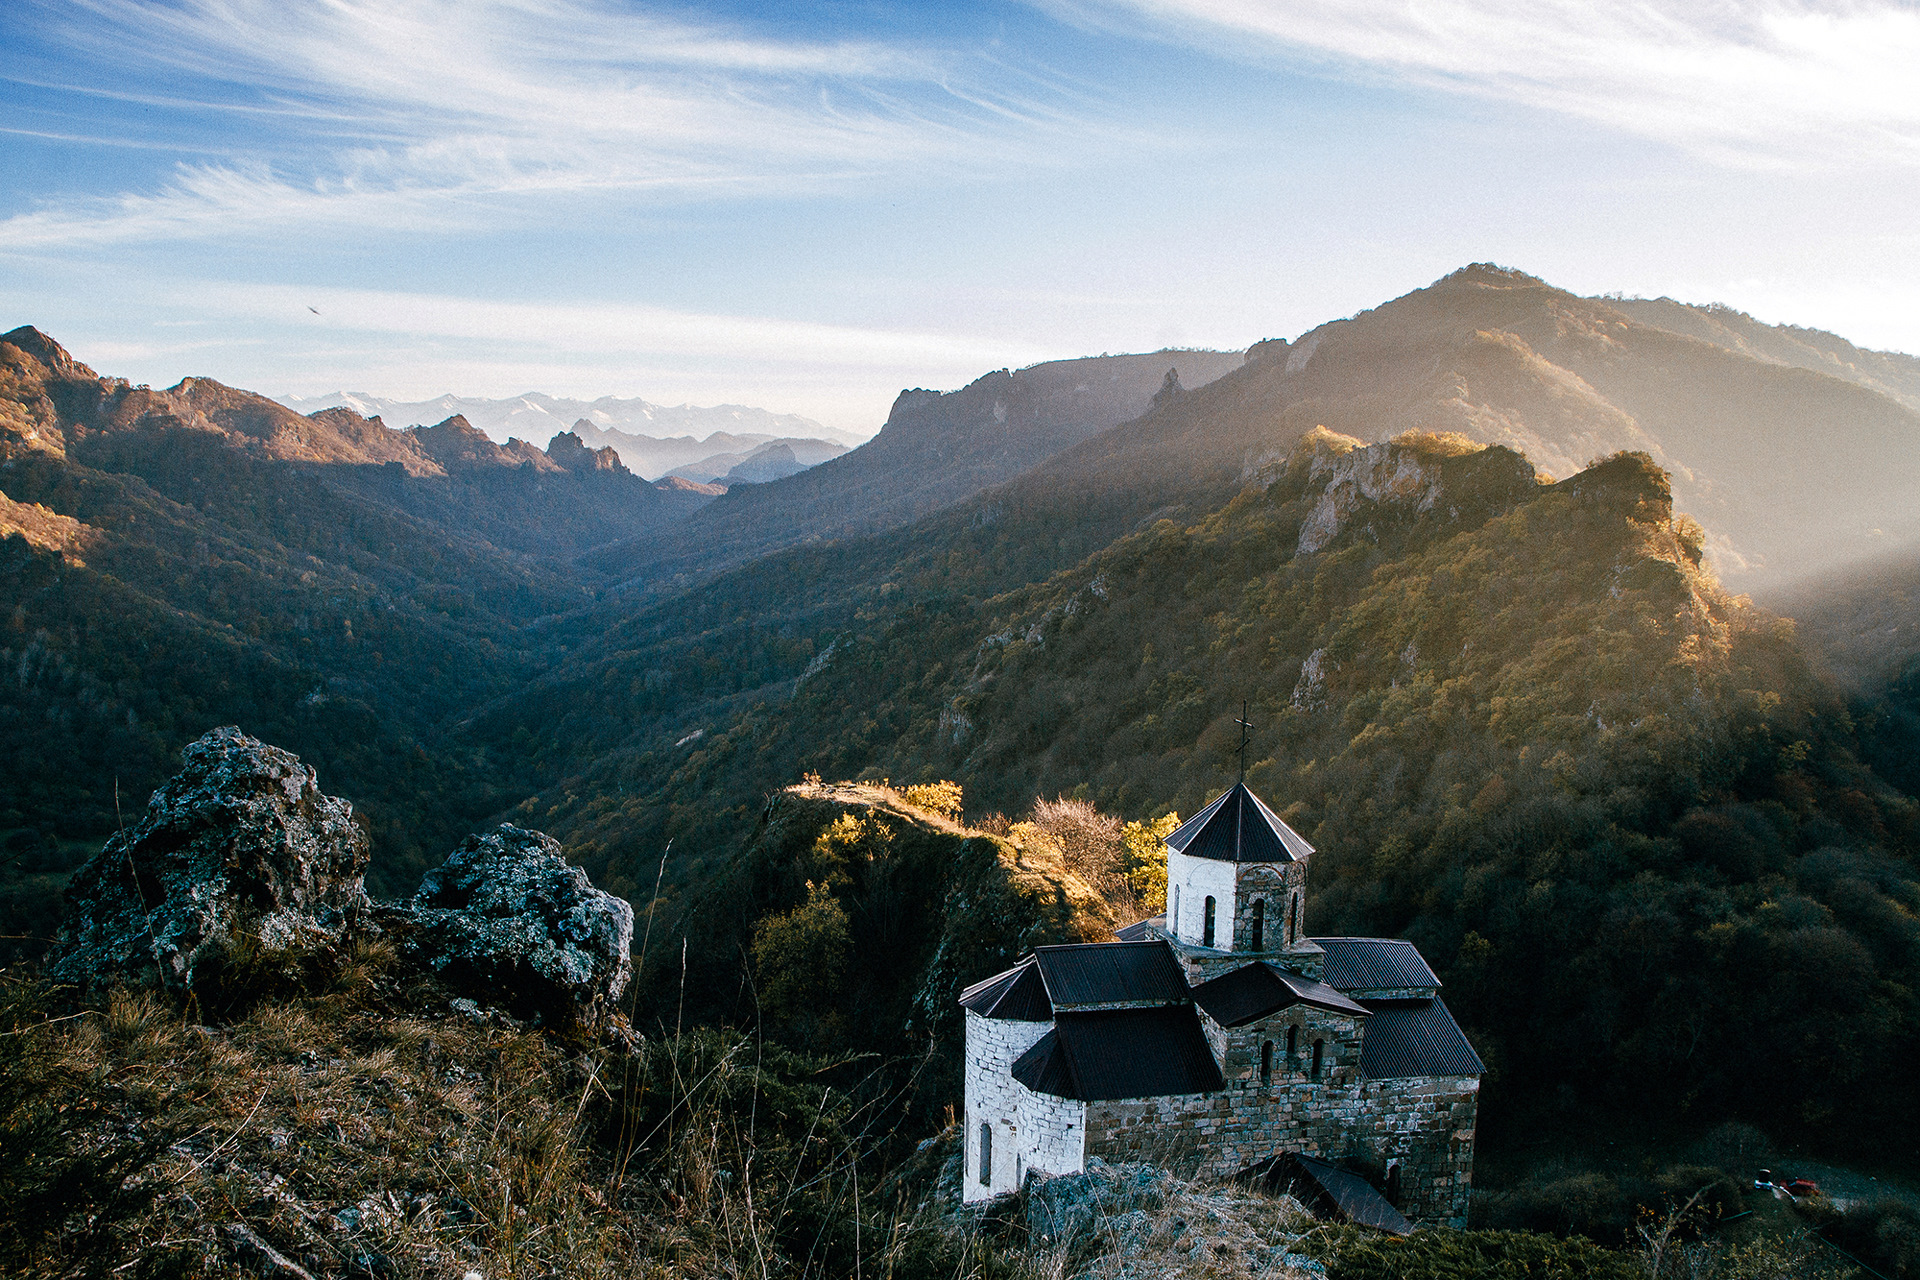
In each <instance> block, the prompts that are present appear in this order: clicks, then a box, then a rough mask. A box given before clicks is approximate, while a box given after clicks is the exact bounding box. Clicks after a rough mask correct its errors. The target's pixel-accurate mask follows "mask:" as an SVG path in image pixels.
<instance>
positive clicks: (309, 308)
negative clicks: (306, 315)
mask: <svg viewBox="0 0 1920 1280" xmlns="http://www.w3.org/2000/svg"><path fill="white" fill-rule="evenodd" d="M307 310H309V311H311V312H313V314H315V315H319V314H320V309H319V308H318V307H308V308H307Z"/></svg>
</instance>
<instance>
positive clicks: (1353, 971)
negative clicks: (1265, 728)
mask: <svg viewBox="0 0 1920 1280" xmlns="http://www.w3.org/2000/svg"><path fill="white" fill-rule="evenodd" d="M1312 854H1313V846H1311V845H1309V844H1308V843H1307V842H1306V841H1305V840H1304V839H1302V838H1301V837H1300V835H1299V833H1298V832H1296V831H1294V830H1293V829H1292V828H1290V827H1288V826H1287V824H1286V823H1284V822H1282V821H1281V820H1280V819H1279V818H1278V817H1277V816H1275V814H1274V813H1273V811H1272V810H1271V809H1269V808H1267V806H1266V805H1265V804H1264V803H1262V802H1261V800H1260V798H1259V797H1258V796H1256V795H1254V794H1253V792H1252V791H1250V790H1248V789H1247V786H1246V784H1245V783H1244V782H1242V783H1239V784H1237V785H1235V786H1234V787H1233V788H1232V789H1230V790H1228V791H1227V792H1226V793H1225V794H1223V795H1221V796H1220V797H1219V798H1218V799H1217V800H1215V801H1214V802H1213V803H1212V804H1210V805H1208V806H1207V807H1206V808H1205V809H1202V810H1201V811H1200V812H1199V813H1197V814H1195V815H1194V816H1193V817H1192V818H1191V819H1189V820H1188V821H1187V822H1185V823H1183V824H1182V825H1181V826H1180V827H1179V828H1178V829H1177V830H1176V831H1174V832H1173V834H1171V835H1170V836H1168V837H1167V840H1166V856H1167V905H1168V911H1167V914H1166V915H1164V916H1157V917H1155V918H1153V919H1151V920H1144V921H1141V922H1140V923H1139V924H1136V925H1132V926H1130V927H1128V928H1126V929H1123V930H1121V932H1120V934H1119V937H1120V939H1121V940H1120V941H1118V942H1105V943H1090V944H1085V945H1078V946H1058V947H1037V948H1035V949H1034V951H1033V952H1032V953H1031V954H1029V955H1028V956H1027V957H1026V958H1025V959H1023V960H1021V962H1020V963H1019V964H1017V965H1015V966H1014V967H1013V968H1011V969H1009V970H1007V971H1006V972H1005V973H1000V974H996V975H994V976H993V977H991V978H987V979H985V980H984V981H981V982H978V983H975V984H974V985H973V986H971V987H969V988H967V989H966V990H965V991H963V992H962V993H961V994H960V1004H961V1006H962V1007H963V1008H965V1010H966V1022H967V1060H966V1135H967V1141H966V1144H965V1145H966V1174H965V1187H966V1198H967V1199H968V1200H982V1199H986V1198H988V1197H991V1196H995V1195H999V1194H1002V1193H1005V1192H1009V1191H1013V1190H1015V1189H1016V1188H1018V1187H1019V1186H1020V1184H1021V1182H1022V1180H1023V1179H1024V1178H1025V1177H1026V1174H1027V1172H1028V1171H1030V1170H1031V1171H1035V1172H1040V1173H1075V1172H1079V1171H1080V1170H1082V1169H1084V1168H1085V1167H1086V1162H1087V1160H1088V1159H1090V1158H1092V1157H1095V1156H1098V1157H1100V1158H1102V1159H1104V1160H1107V1161H1109V1162H1114V1161H1121V1160H1148V1161H1151V1162H1154V1163H1158V1164H1165V1165H1170V1166H1173V1167H1176V1168H1180V1169H1182V1170H1183V1171H1188V1172H1192V1173H1196V1174H1201V1175H1207V1176H1215V1177H1223V1176H1230V1175H1233V1174H1237V1173H1241V1172H1243V1171H1246V1170H1249V1169H1253V1168H1255V1167H1270V1166H1268V1163H1267V1162H1271V1161H1274V1160H1275V1159H1276V1158H1284V1159H1290V1160H1294V1161H1297V1162H1302V1163H1304V1164H1307V1165H1311V1166H1312V1167H1313V1168H1319V1169H1333V1168H1337V1167H1338V1166H1345V1168H1347V1169H1349V1170H1359V1171H1362V1172H1365V1173H1366V1174H1367V1175H1368V1176H1369V1177H1370V1179H1371V1181H1372V1182H1373V1183H1374V1184H1375V1187H1376V1189H1377V1190H1378V1191H1379V1192H1380V1193H1381V1195H1383V1196H1384V1197H1385V1199H1386V1200H1387V1201H1389V1202H1390V1203H1391V1204H1392V1205H1393V1206H1394V1207H1396V1208H1397V1209H1398V1210H1399V1211H1400V1213H1402V1214H1404V1215H1405V1217H1406V1218H1408V1219H1411V1220H1413V1221H1415V1222H1434V1223H1448V1224H1454V1225H1464V1224H1465V1221H1466V1216H1467V1203H1468V1198H1469V1196H1470V1193H1471V1188H1472V1181H1473V1136H1474V1118H1475V1113H1476V1107H1477V1103H1478V1098H1479V1089H1480V1076H1481V1074H1482V1072H1483V1071H1484V1070H1485V1067H1484V1066H1483V1064H1482V1063H1481V1061H1480V1057H1479V1055H1478V1054H1476V1053H1475V1052H1474V1050H1473V1046H1472V1045H1470V1044H1469V1043H1468V1042H1467V1038H1466V1036H1465V1035H1463V1034H1462V1033H1461V1031H1460V1028H1459V1026H1458V1024H1456V1023H1455V1022H1454V1020H1453V1016H1452V1014H1450V1013H1448V1012H1447V1006H1446V1004H1445V1002H1443V1001H1442V1000H1441V998H1440V980H1439V979H1438V978H1437V977H1435V976H1434V973H1433V970H1432V969H1430V968H1429V967H1428V966H1427V963H1426V961H1425V960H1424V959H1422V958H1421V955H1420V953H1419V951H1418V950H1417V949H1415V947H1414V946H1413V944H1412V943H1410V942H1405V941H1402V940H1399V939H1392V938H1313V937H1308V936H1307V933H1306V921H1305V911H1306V905H1305V900H1306V887H1307V862H1308V860H1309V858H1310V857H1311V856H1312ZM1337 1176H1339V1177H1346V1178H1347V1181H1348V1182H1350V1183H1351V1182H1356V1181H1357V1180H1355V1179H1353V1178H1351V1177H1347V1175H1346V1174H1344V1173H1341V1174H1338V1175H1337ZM1362 1190H1363V1191H1364V1188H1362ZM1369 1194H1370V1193H1369ZM1382 1208H1383V1209H1384V1208H1385V1206H1382ZM1389 1212H1390V1211H1389Z"/></svg>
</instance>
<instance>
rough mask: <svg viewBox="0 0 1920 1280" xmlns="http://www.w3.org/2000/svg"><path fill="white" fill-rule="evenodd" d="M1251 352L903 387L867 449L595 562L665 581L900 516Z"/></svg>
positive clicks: (933, 506)
mask: <svg viewBox="0 0 1920 1280" xmlns="http://www.w3.org/2000/svg"><path fill="white" fill-rule="evenodd" d="M1242 359H1243V357H1242V355H1241V353H1240V352H1237V351H1156V352H1150V353H1148V354H1145V355H1118V356H1093V357H1088V358H1086V359H1081V360H1056V361H1052V362H1049V363H1047V364H1037V365H1034V366H1032V367H1030V368H1026V369H1019V370H1011V369H1000V370H996V371H995V372H993V373H989V374H987V375H986V376H984V377H982V378H979V379H977V380H975V381H974V382H972V383H970V384H968V385H967V386H965V387H963V388H961V389H960V390H958V391H951V392H946V393H942V392H938V391H928V390H924V389H913V390H907V391H902V392H901V393H900V395H899V397H898V398H897V399H896V400H895V401H894V405H893V410H892V412H891V413H890V414H888V416H887V422H886V425H885V426H884V427H882V428H881V429H880V433H879V434H878V435H876V436H875V437H874V438H873V439H871V440H869V441H867V443H865V444H863V445H861V446H860V447H859V448H857V449H853V450H850V451H848V452H847V453H845V454H843V455H841V456H839V457H837V458H834V459H832V460H830V461H826V462H823V463H822V464H821V465H819V466H816V467H812V468H809V469H808V470H806V471H803V472H801V473H799V474H797V475H793V476H790V477H788V478H785V479H779V480H776V481H775V482H773V483H770V484H764V485H756V486H754V487H752V488H742V489H735V490H733V491H732V492H730V493H729V494H727V496H726V497H725V498H723V499H722V500H721V501H720V502H718V503H716V504H714V511H713V512H712V514H711V515H710V516H709V517H707V518H704V519H701V520H699V521H697V522H690V523H689V524H688V525H687V526H686V527H685V528H684V529H682V530H679V531H677V532H675V533H673V534H670V535H668V536H666V537H662V538H651V537H649V538H646V539H638V540H632V541H629V542H628V543H625V544H622V545H619V546H615V547H609V548H607V549H605V550H604V551H601V552H598V553H596V555H595V558H594V565H595V567H596V568H598V569H600V570H602V571H603V572H606V573H610V574H613V575H615V576H616V577H620V578H624V579H639V580H641V581H642V582H645V583H647V584H648V585H649V586H650V587H654V588H657V587H658V586H660V585H661V584H663V583H664V584H672V583H682V582H687V581H691V580H693V579H694V578H695V577H697V576H698V575H700V574H702V573H708V572H712V571H713V570H715V569H719V568H723V567H725V566H727V565H731V564H739V563H741V562H742V561H746V560H750V559H752V558H754V557H755V556H760V555H765V554H766V553H768V552H770V551H774V550H777V549H779V548H781V547H786V546H791V545H793V544H795V543H798V542H805V541H808V540H813V539H820V538H844V537H849V536H853V535H858V534H866V533H875V532H880V531H883V530H887V529H893V528H898V527H900V526H902V525H905V524H908V523H910V522H912V521H914V520H916V519H918V518H920V517H922V516H925V515H928V514H930V513H933V512H936V511H939V510H941V509H943V508H945V507H949V506H951V505H953V504H954V503H956V502H959V501H961V500H963V499H965V498H968V497H970V496H972V495H973V494H976V493H978V492H980V491H981V490H983V489H985V488H987V487H989V486H991V485H996V484H999V483H1001V482H1003V481H1008V480H1011V479H1013V478H1014V477H1015V476H1018V475H1020V474H1021V473H1022V472H1024V471H1026V470H1027V469H1028V468H1030V467H1033V466H1035V465H1036V464H1039V463H1041V462H1044V461H1045V460H1046V459H1048V458H1051V457H1053V456H1054V455H1056V454H1058V453H1059V452H1060V451H1061V450H1062V449H1065V448H1067V447H1068V446H1070V445H1073V444H1076V443H1078V442H1080V441H1083V440H1087V439H1089V438H1092V437H1095V436H1098V435H1100V434H1101V433H1102V432H1105V431H1109V430H1111V429H1112V428H1113V427H1115V426H1116V425H1117V424H1119V423H1122V422H1127V421H1129V420H1131V419H1134V418H1137V417H1139V416H1140V415H1141V414H1144V413H1146V412H1147V411H1148V410H1149V409H1151V408H1152V407H1153V406H1154V404H1155V403H1156V401H1157V399H1163V398H1165V397H1166V396H1168V395H1175V394H1178V393H1179V391H1180V389H1181V388H1182V387H1183V386H1184V387H1194V386H1199V385H1202V384H1205V383H1208V382H1212V381H1213V380H1214V379H1215V378H1218V377H1219V376H1220V375H1221V374H1223V373H1226V372H1227V371H1229V370H1231V369H1235V368H1238V367H1239V365H1240V363H1241V361H1242ZM1170 378H1171V380H1172V381H1171V383H1169V379H1170Z"/></svg>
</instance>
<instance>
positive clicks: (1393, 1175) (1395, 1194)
mask: <svg viewBox="0 0 1920 1280" xmlns="http://www.w3.org/2000/svg"><path fill="white" fill-rule="evenodd" d="M1387 1203H1388V1204H1390V1205H1392V1206H1393V1207H1394V1208H1396V1209H1398V1208H1399V1207H1400V1166H1399V1165H1397V1164H1396V1165H1390V1166H1388V1168H1387Z"/></svg>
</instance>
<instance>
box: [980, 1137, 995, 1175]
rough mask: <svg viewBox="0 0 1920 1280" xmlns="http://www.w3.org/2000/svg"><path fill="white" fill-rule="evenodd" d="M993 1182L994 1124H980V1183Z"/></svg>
mask: <svg viewBox="0 0 1920 1280" xmlns="http://www.w3.org/2000/svg"><path fill="white" fill-rule="evenodd" d="M992 1182H993V1126H992V1125H990V1124H983V1125H981V1126H980V1185H981V1186H983V1187H984V1186H988V1185H989V1184H991V1183H992Z"/></svg>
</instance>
